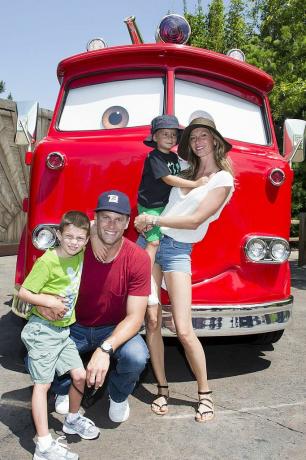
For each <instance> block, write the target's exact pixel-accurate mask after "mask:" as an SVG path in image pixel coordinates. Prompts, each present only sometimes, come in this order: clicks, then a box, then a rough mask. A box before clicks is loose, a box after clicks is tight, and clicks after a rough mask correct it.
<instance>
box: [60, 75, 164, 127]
mask: <svg viewBox="0 0 306 460" xmlns="http://www.w3.org/2000/svg"><path fill="white" fill-rule="evenodd" d="M163 107H164V81H163V79H162V78H161V77H152V78H139V79H130V80H116V81H109V82H105V83H98V84H92V85H88V86H80V87H76V88H74V87H73V88H71V89H69V91H68V93H67V97H66V99H65V105H64V107H63V111H62V114H61V118H60V121H59V125H58V127H59V129H60V130H61V131H86V130H97V131H98V130H99V131H100V130H108V129H116V128H125V127H127V128H130V127H132V126H146V125H150V123H151V120H152V118H154V117H156V116H157V115H161V114H162V113H163ZM144 108H145V110H144Z"/></svg>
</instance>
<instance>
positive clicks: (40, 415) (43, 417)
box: [32, 383, 51, 437]
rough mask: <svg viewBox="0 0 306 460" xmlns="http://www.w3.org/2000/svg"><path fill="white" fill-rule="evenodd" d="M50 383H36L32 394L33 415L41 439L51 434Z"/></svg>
mask: <svg viewBox="0 0 306 460" xmlns="http://www.w3.org/2000/svg"><path fill="white" fill-rule="evenodd" d="M50 386H51V384H50V383H34V387H33V394H32V415H33V420H34V424H35V428H36V432H37V435H38V436H39V437H43V436H47V435H48V434H49V428H48V405H47V393H48V390H49V388H50Z"/></svg>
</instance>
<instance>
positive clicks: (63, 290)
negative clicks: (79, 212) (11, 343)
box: [22, 249, 84, 327]
mask: <svg viewBox="0 0 306 460" xmlns="http://www.w3.org/2000/svg"><path fill="white" fill-rule="evenodd" d="M83 259H84V251H83V250H82V251H81V252H79V253H78V254H76V255H75V256H72V257H67V258H64V257H59V256H58V255H57V254H56V250H55V249H48V250H47V251H46V252H45V254H43V255H42V256H41V257H40V258H39V259H37V260H36V262H35V264H34V265H33V268H32V270H31V271H30V273H29V274H28V276H27V277H26V279H25V281H24V282H23V285H22V286H23V287H24V288H26V289H28V290H29V291H31V292H34V293H35V294H42V293H43V294H53V295H55V294H56V295H59V296H61V297H66V298H67V299H68V305H67V307H68V308H69V310H68V311H67V312H66V313H65V316H64V317H63V318H62V319H60V320H56V321H49V320H47V321H49V322H50V323H52V324H53V325H54V326H60V327H64V326H69V325H70V324H72V323H74V322H75V308H74V307H75V303H76V300H77V297H78V292H79V287H80V281H81V274H82V268H83ZM31 314H34V315H37V316H39V317H40V318H43V319H46V318H44V317H43V316H42V315H40V314H39V313H38V311H37V309H36V307H35V306H33V308H32V310H31Z"/></svg>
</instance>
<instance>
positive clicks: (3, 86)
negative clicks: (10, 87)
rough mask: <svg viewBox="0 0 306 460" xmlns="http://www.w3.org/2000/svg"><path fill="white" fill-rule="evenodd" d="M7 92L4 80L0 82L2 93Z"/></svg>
mask: <svg viewBox="0 0 306 460" xmlns="http://www.w3.org/2000/svg"><path fill="white" fill-rule="evenodd" d="M4 91H5V83H4V81H3V80H0V93H4Z"/></svg>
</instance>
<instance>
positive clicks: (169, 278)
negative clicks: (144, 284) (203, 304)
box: [164, 272, 212, 420]
mask: <svg viewBox="0 0 306 460" xmlns="http://www.w3.org/2000/svg"><path fill="white" fill-rule="evenodd" d="M164 276H165V281H166V284H167V289H168V293H169V297H170V300H171V303H172V312H173V319H174V323H175V327H176V333H177V336H178V338H179V340H180V342H181V343H182V345H183V347H184V351H185V355H186V358H187V360H188V363H189V365H190V367H191V370H192V372H193V373H194V375H195V378H196V380H197V384H198V391H199V392H206V391H209V386H208V381H207V371H206V359H205V353H204V350H203V347H202V345H201V342H200V341H199V339H198V338H197V336H196V334H195V332H194V330H193V327H192V320H191V277H190V275H189V274H188V273H181V272H167V273H164ZM199 417H200V418H201V416H200V415H198V414H197V418H199ZM202 418H203V420H205V419H207V420H209V419H210V418H212V417H211V414H208V415H205V414H204V415H203V416H202Z"/></svg>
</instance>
